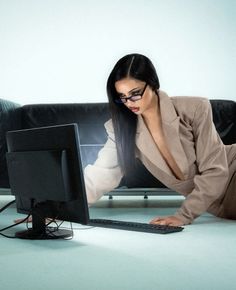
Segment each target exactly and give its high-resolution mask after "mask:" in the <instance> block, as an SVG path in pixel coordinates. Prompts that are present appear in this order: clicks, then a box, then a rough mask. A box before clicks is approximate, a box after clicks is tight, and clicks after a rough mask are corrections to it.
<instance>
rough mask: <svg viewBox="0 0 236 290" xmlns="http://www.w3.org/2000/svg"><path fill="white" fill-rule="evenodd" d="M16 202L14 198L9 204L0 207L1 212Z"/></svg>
mask: <svg viewBox="0 0 236 290" xmlns="http://www.w3.org/2000/svg"><path fill="white" fill-rule="evenodd" d="M15 202H16V200H12V201H10V202H9V203H8V204H6V205H4V206H3V207H2V208H0V213H1V212H2V211H4V210H5V209H6V208H8V207H9V206H10V205H12V204H13V203H15Z"/></svg>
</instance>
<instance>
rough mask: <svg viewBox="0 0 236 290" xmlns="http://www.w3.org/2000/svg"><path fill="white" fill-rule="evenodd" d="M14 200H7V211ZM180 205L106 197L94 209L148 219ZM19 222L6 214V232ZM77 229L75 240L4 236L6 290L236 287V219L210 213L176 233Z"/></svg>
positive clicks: (2, 281)
mask: <svg viewBox="0 0 236 290" xmlns="http://www.w3.org/2000/svg"><path fill="white" fill-rule="evenodd" d="M10 199H12V197H11V196H0V207H2V206H3V205H5V204H6V203H7V202H8V201H9V200H10ZM181 202H182V197H178V196H172V197H166V196H165V197H157V196H156V197H151V198H149V199H148V200H143V198H142V197H141V196H139V197H115V198H114V200H112V201H109V200H108V198H107V197H105V198H103V199H102V200H101V201H99V202H98V203H97V205H96V206H94V207H93V208H91V209H90V212H91V217H101V218H117V219H121V220H124V219H126V220H132V221H142V222H148V221H149V220H150V219H152V218H153V217H154V216H156V215H165V214H167V215H169V214H172V213H174V212H175V210H176V208H177V207H178V206H179V205H180V204H181ZM17 217H18V218H19V217H21V215H19V214H17V213H16V210H15V208H14V207H11V208H9V209H7V210H6V211H4V212H3V213H1V214H0V227H1V228H3V227H5V226H7V225H10V224H11V223H12V221H13V220H14V219H15V218H17ZM74 227H75V228H76V229H75V231H74V232H75V236H74V238H73V240H69V241H65V240H57V241H52V240H51V241H30V240H20V239H7V238H4V237H0V259H1V263H0V287H1V289H4V290H8V289H17V290H28V289H30V290H31V289H34V290H38V289H44V290H46V289H55V290H56V289H63V290H64V289H68V290H70V289H71V290H74V289H76V290H87V289H88V290H95V289H97V290H126V289H127V290H132V289H135V290H136V289H137V290H152V289H153V290H156V289H159V290H193V289H194V290H218V289H219V290H234V289H236V275H235V268H236V221H230V220H224V219H220V218H216V217H214V216H212V215H210V214H204V215H202V216H201V217H200V218H198V219H197V220H196V221H195V222H194V223H193V224H192V225H189V226H186V227H185V229H184V231H182V232H180V233H174V234H170V235H156V234H148V233H139V232H128V231H121V230H112V229H105V228H89V227H84V226H81V225H77V224H74ZM24 228H25V225H20V226H18V227H17V230H21V229H24ZM14 231H16V229H14V230H11V231H9V232H8V233H13V232H14Z"/></svg>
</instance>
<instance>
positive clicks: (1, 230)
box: [0, 214, 30, 232]
mask: <svg viewBox="0 0 236 290" xmlns="http://www.w3.org/2000/svg"><path fill="white" fill-rule="evenodd" d="M29 216H30V214H29V215H28V216H27V217H26V218H24V219H23V220H21V221H20V222H18V223H15V224H13V225H10V226H8V227H5V228H3V229H0V232H3V231H5V230H8V229H10V228H13V227H15V226H17V225H20V224H22V223H24V222H25V221H26V220H28V218H29Z"/></svg>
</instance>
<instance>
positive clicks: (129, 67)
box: [107, 53, 160, 175]
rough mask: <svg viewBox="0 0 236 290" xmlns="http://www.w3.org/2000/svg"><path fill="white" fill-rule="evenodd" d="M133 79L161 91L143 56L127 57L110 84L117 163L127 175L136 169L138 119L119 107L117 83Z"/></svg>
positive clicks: (148, 63)
mask: <svg viewBox="0 0 236 290" xmlns="http://www.w3.org/2000/svg"><path fill="white" fill-rule="evenodd" d="M127 77H130V78H134V79H137V80H140V81H143V82H145V83H147V84H148V85H149V86H150V87H151V88H152V89H153V90H154V91H155V92H157V91H158V89H159V87H160V84H159V79H158V76H157V73H156V70H155V67H154V66H153V64H152V62H151V61H150V59H148V58H147V57H146V56H144V55H141V54H137V53H134V54H128V55H126V56H124V57H122V58H121V59H120V60H119V61H118V62H117V63H116V65H115V66H114V68H113V70H112V71H111V73H110V75H109V77H108V80H107V95H108V100H109V106H110V111H111V117H112V123H113V127H114V133H115V140H116V145H117V155H118V162H119V165H120V166H121V170H122V171H123V173H124V174H125V175H127V174H128V173H131V172H132V170H133V169H134V168H135V135H136V129H137V115H135V114H134V113H132V112H131V111H130V110H129V109H128V108H127V107H126V106H125V105H124V104H117V103H116V102H115V99H117V98H118V94H117V91H116V88H115V83H116V82H117V81H119V80H121V79H124V78H127Z"/></svg>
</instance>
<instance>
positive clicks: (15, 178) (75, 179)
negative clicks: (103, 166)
mask: <svg viewBox="0 0 236 290" xmlns="http://www.w3.org/2000/svg"><path fill="white" fill-rule="evenodd" d="M6 137H7V146H8V153H7V156H6V157H7V165H8V173H9V180H10V186H11V191H12V194H13V195H15V196H16V206H17V211H18V212H20V213H25V214H31V215H32V228H30V229H28V230H26V231H23V232H18V233H16V236H17V237H19V238H28V239H51V238H65V237H69V236H70V235H71V232H70V231H68V230H60V229H58V228H52V227H49V226H48V225H47V223H46V219H48V218H49V219H52V220H54V219H57V220H62V221H70V222H77V223H81V224H88V222H89V213H88V205H87V198H86V191H85V185H84V178H83V169H82V163H81V155H80V142H79V132H78V127H77V124H66V125H57V126H49V127H40V128H33V129H25V130H17V131H9V132H7V135H6Z"/></svg>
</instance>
